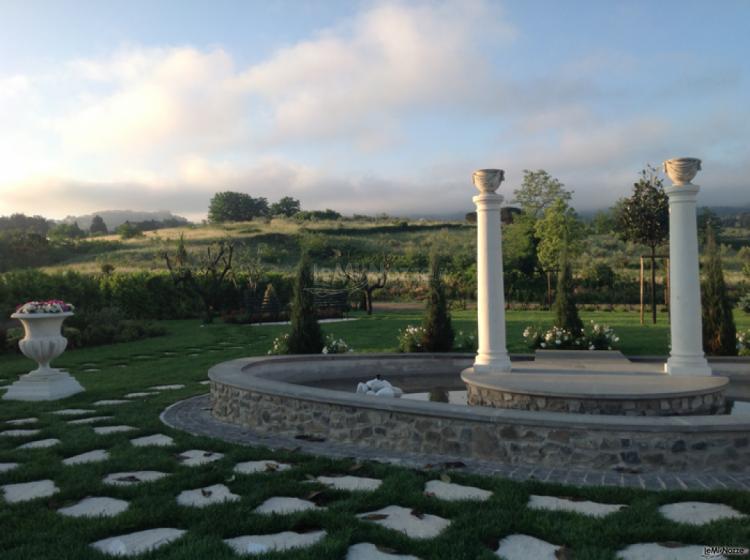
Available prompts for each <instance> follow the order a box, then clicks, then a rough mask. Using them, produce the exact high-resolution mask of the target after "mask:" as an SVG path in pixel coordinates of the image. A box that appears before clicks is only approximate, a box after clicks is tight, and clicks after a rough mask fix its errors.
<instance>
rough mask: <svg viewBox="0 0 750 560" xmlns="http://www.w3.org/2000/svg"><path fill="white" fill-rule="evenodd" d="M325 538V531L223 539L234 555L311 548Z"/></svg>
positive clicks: (285, 532)
mask: <svg viewBox="0 0 750 560" xmlns="http://www.w3.org/2000/svg"><path fill="white" fill-rule="evenodd" d="M325 536H326V532H325V531H312V532H309V533H296V532H294V531H284V532H282V533H273V534H270V535H245V536H242V537H235V538H233V539H224V542H225V543H227V544H228V545H229V546H230V547H231V548H232V550H234V552H235V553H236V554H260V553H262V552H270V551H277V552H280V551H283V550H290V549H292V548H302V547H306V546H312V545H314V544H315V543H317V542H319V541H321V540H322V539H324V538H325Z"/></svg>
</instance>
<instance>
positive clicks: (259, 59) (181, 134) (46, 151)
mask: <svg viewBox="0 0 750 560" xmlns="http://www.w3.org/2000/svg"><path fill="white" fill-rule="evenodd" d="M0 14H1V16H0V30H1V31H0V215H4V214H10V213H12V212H23V213H26V214H41V215H45V216H47V217H51V218H62V217H65V216H66V215H80V214H85V213H90V212H95V211H97V210H109V209H132V210H171V211H172V212H174V213H176V214H179V215H183V216H186V217H188V218H190V219H194V220H200V219H202V218H204V217H205V215H206V212H207V208H208V204H209V201H210V198H211V196H212V195H213V194H214V193H216V192H219V191H225V190H233V191H240V192H246V193H248V194H251V195H252V196H264V197H266V198H268V199H269V201H271V202H273V201H275V200H278V199H279V198H281V197H282V196H292V197H295V198H298V199H300V200H301V201H302V205H303V207H304V208H306V209H323V208H333V209H336V210H339V211H341V212H343V213H346V214H352V213H359V214H374V213H380V212H387V213H389V214H393V215H447V214H459V213H462V212H466V211H469V210H471V209H472V208H473V205H472V202H471V197H472V196H473V194H475V190H474V188H473V187H472V185H471V173H472V171H473V170H475V169H478V168H488V167H490V168H492V167H495V168H501V169H504V170H505V172H506V181H505V183H504V184H503V185H502V186H501V187H500V192H501V193H502V194H504V195H505V196H506V199H507V200H508V201H511V200H512V196H513V195H512V193H513V190H514V189H517V188H518V187H519V186H520V183H521V180H522V178H523V170H524V169H545V170H547V171H548V172H549V173H550V174H551V175H553V176H554V177H557V178H558V179H559V180H561V181H562V182H563V183H564V184H565V185H566V187H567V188H568V189H569V190H572V191H574V198H573V204H574V206H575V207H576V208H577V209H579V210H580V211H589V210H592V209H597V208H603V207H607V206H609V205H611V204H612V203H613V202H614V201H616V200H617V199H618V198H621V197H623V196H627V195H628V194H629V192H630V190H631V188H632V183H633V182H634V181H635V180H636V179H637V177H638V172H639V170H640V169H642V168H643V167H644V166H645V165H647V164H653V165H657V166H658V165H660V164H661V162H662V161H663V160H665V159H669V158H671V157H680V156H691V157H699V158H701V159H702V160H703V171H701V172H700V174H699V175H698V177H697V178H696V180H695V182H696V183H698V184H700V185H701V186H702V189H701V193H700V194H699V204H701V205H748V204H750V189H749V188H748V186H750V181H748V177H750V141H749V136H750V76H749V72H750V34H749V33H747V24H748V22H749V21H750V1H747V0H718V1H715V2H712V1H708V0H705V1H690V0H681V1H669V0H660V1H659V2H654V1H653V0H649V1H637V0H629V1H618V0H607V1H601V0H598V1H583V0H570V1H566V2H558V1H553V0H549V1H542V0H507V1H501V0H497V1H486V0H485V1H483V0H459V1H441V2H421V1H419V0H412V1H409V2H398V1H363V0H346V1H335V0H328V1H323V0H319V1H315V2H313V1H305V0H296V1H294V0H277V1H268V0H262V1H252V0H245V1H240V0H237V1H228V0H214V1H212V2H205V1H200V2H197V1H196V2H191V1H188V0H179V1H170V0H158V1H154V0H148V1H142V0H129V1H128V2H100V1H93V0H91V1H82V0H80V1H77V0H67V1H59V0H55V1H49V2H43V1H38V0H23V1H20V0H0Z"/></svg>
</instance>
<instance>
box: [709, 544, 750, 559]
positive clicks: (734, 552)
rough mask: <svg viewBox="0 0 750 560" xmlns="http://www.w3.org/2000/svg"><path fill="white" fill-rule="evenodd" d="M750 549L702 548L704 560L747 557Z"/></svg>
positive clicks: (730, 547) (733, 547)
mask: <svg viewBox="0 0 750 560" xmlns="http://www.w3.org/2000/svg"><path fill="white" fill-rule="evenodd" d="M748 554H750V548H746V547H744V546H704V547H703V557H704V558H716V557H717V556H724V557H727V556H747V555H748Z"/></svg>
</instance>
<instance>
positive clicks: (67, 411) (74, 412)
mask: <svg viewBox="0 0 750 560" xmlns="http://www.w3.org/2000/svg"><path fill="white" fill-rule="evenodd" d="M92 412H96V411H95V410H86V409H85V408H64V409H62V410H55V411H53V412H52V414H57V415H58V416H79V415H81V414H91V413H92Z"/></svg>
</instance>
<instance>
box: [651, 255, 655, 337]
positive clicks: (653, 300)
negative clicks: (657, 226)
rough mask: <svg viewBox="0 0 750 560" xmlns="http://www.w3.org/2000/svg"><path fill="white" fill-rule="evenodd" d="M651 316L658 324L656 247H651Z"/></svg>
mask: <svg viewBox="0 0 750 560" xmlns="http://www.w3.org/2000/svg"><path fill="white" fill-rule="evenodd" d="M651 317H652V319H653V322H654V325H655V324H656V247H651Z"/></svg>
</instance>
